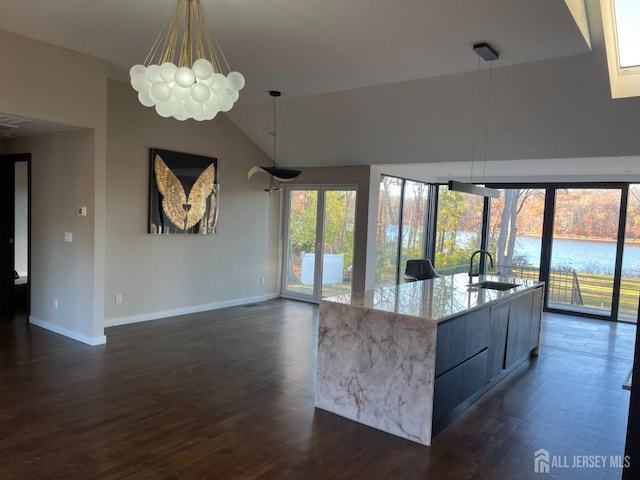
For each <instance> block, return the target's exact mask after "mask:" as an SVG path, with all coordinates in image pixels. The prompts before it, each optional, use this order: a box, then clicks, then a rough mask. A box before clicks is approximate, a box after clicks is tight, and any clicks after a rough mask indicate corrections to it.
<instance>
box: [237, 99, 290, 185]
mask: <svg viewBox="0 0 640 480" xmlns="http://www.w3.org/2000/svg"><path fill="white" fill-rule="evenodd" d="M269 95H271V97H272V98H273V167H261V166H259V165H258V166H255V167H251V168H250V169H249V173H248V174H247V178H248V179H249V178H251V177H253V176H254V175H255V174H256V173H260V172H264V173H268V174H269V175H271V183H270V186H269V188H268V189H265V191H267V192H269V193H271V192H273V191H278V190H280V189H279V188H276V187H275V185H274V180H278V181H279V182H290V181H291V180H293V179H294V178H296V177H297V176H298V175H300V174H301V173H302V171H300V170H292V169H289V168H280V167H278V166H277V165H276V98H277V97H279V96H280V95H281V93H280V92H279V91H277V90H270V91H269Z"/></svg>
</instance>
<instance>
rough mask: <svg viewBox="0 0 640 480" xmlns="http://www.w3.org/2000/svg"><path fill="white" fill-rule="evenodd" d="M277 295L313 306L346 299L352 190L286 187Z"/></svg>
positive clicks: (352, 229)
mask: <svg viewBox="0 0 640 480" xmlns="http://www.w3.org/2000/svg"><path fill="white" fill-rule="evenodd" d="M283 192H284V195H285V199H286V200H285V205H284V208H285V212H284V218H285V219H286V225H285V252H284V256H283V269H282V294H283V296H286V297H290V298H298V299H303V300H311V301H318V300H319V299H320V298H322V297H327V296H334V295H339V294H344V293H351V277H352V275H351V274H352V265H353V241H354V232H355V211H356V189H355V187H336V186H302V187H300V186H297V187H294V186H286V187H285V189H284V191H283Z"/></svg>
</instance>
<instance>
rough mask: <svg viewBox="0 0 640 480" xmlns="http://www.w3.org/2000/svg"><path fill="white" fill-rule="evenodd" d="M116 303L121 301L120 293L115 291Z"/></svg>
mask: <svg viewBox="0 0 640 480" xmlns="http://www.w3.org/2000/svg"><path fill="white" fill-rule="evenodd" d="M116 303H122V294H121V293H116Z"/></svg>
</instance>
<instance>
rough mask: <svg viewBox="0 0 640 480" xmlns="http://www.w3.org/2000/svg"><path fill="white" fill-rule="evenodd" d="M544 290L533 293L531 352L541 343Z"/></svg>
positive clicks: (536, 290) (538, 289)
mask: <svg viewBox="0 0 640 480" xmlns="http://www.w3.org/2000/svg"><path fill="white" fill-rule="evenodd" d="M543 295H544V288H536V289H535V290H534V291H533V305H532V307H531V332H530V337H529V350H533V349H534V348H536V347H537V346H538V342H539V341H540V324H541V322H542V305H543Z"/></svg>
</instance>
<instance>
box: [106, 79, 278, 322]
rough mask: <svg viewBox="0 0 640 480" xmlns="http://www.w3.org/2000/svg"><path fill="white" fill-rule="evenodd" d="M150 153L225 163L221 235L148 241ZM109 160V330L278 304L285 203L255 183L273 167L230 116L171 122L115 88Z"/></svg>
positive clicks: (111, 91) (220, 176) (125, 90)
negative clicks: (255, 172)
mask: <svg viewBox="0 0 640 480" xmlns="http://www.w3.org/2000/svg"><path fill="white" fill-rule="evenodd" d="M150 147H155V148H161V149H165V150H174V151H179V152H185V153H192V154H197V155H204V156H210V157H216V158H217V159H218V181H219V183H220V199H219V220H218V233H216V234H214V235H184V234H183V235H149V234H147V215H148V195H149V148H150ZM107 152H108V166H107V222H106V226H107V248H106V260H107V268H106V287H105V291H106V302H105V319H106V325H114V324H121V323H128V322H135V321H143V320H150V319H154V318H158V317H163V316H167V315H173V314H179V313H188V312H193V311H200V310H207V309H211V308H216V307H221V306H226V305H233V304H241V303H246V302H251V301H256V300H261V299H264V298H271V297H274V296H276V292H277V281H276V279H277V271H278V243H277V242H278V222H279V199H278V198H277V196H271V197H269V196H268V195H267V194H266V193H265V192H264V191H263V187H264V186H263V185H262V184H260V183H259V182H255V181H253V179H252V180H247V172H248V170H249V168H251V167H252V166H254V165H260V164H269V163H270V161H269V159H268V158H267V156H266V155H265V154H264V153H263V152H262V151H261V150H259V149H258V148H257V147H256V146H255V145H254V144H253V143H252V142H251V141H250V140H249V139H248V138H247V137H246V136H245V135H244V134H243V133H242V132H240V130H239V129H238V128H237V127H235V126H234V125H233V124H232V123H231V122H230V121H229V120H228V119H227V118H226V117H225V116H224V115H222V114H220V115H218V116H217V117H216V118H215V119H214V120H213V121H210V122H196V121H193V120H189V121H186V122H179V121H176V120H174V119H164V118H161V117H160V116H158V115H157V114H156V113H155V111H154V110H153V109H149V108H146V107H143V106H142V105H140V104H139V102H138V100H137V98H136V93H135V92H134V91H133V89H132V88H131V87H130V86H129V85H127V84H124V83H120V82H115V81H110V82H109V115H108V148H107ZM262 277H264V279H265V283H264V284H261V283H260V279H261V278H262ZM116 294H121V295H122V303H121V304H116V303H115V295H116Z"/></svg>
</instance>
